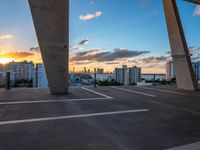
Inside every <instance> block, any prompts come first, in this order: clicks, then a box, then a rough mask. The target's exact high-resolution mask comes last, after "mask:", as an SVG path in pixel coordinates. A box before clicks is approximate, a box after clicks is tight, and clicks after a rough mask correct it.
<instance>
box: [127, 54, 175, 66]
mask: <svg viewBox="0 0 200 150" xmlns="http://www.w3.org/2000/svg"><path fill="white" fill-rule="evenodd" d="M171 60H172V57H171V55H170V54H165V55H163V56H149V57H144V58H140V59H134V60H129V61H128V62H129V63H134V64H135V65H136V66H138V67H142V68H164V67H165V65H166V63H167V62H168V61H171Z"/></svg>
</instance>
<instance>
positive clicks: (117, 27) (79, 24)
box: [0, 0, 200, 73]
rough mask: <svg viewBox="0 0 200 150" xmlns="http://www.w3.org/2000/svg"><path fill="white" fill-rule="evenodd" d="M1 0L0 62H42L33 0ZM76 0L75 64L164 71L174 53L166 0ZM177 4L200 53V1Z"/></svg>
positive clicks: (73, 21)
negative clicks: (30, 7)
mask: <svg viewBox="0 0 200 150" xmlns="http://www.w3.org/2000/svg"><path fill="white" fill-rule="evenodd" d="M0 1H1V5H0V62H1V60H2V62H6V61H11V60H15V61H21V60H30V61H34V62H35V63H38V62H42V60H41V56H40V50H39V48H38V42H37V38H36V35H35V30H34V26H33V22H32V17H31V13H30V9H29V5H28V0H0ZM70 2H71V3H70V68H73V67H75V68H76V70H77V71H78V70H80V69H83V67H85V66H86V67H87V68H90V69H91V68H94V67H100V68H104V69H105V70H109V71H112V70H113V69H114V68H115V67H120V66H121V65H128V66H135V65H137V66H139V67H142V72H143V73H164V71H165V69H164V67H165V64H166V62H167V61H169V60H170V59H171V57H170V53H169V52H170V46H169V40H168V33H167V28H166V23H165V17H164V10H163V7H162V0H71V1H70ZM177 4H178V8H179V11H180V16H181V20H182V24H183V27H184V30H185V35H186V39H187V42H188V46H189V48H190V51H191V53H193V54H194V55H195V56H196V55H200V36H199V35H200V30H199V26H200V6H198V5H195V4H191V3H188V2H184V1H182V0H177ZM194 59H195V60H196V61H197V60H198V59H196V58H194Z"/></svg>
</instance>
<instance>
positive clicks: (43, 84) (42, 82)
mask: <svg viewBox="0 0 200 150" xmlns="http://www.w3.org/2000/svg"><path fill="white" fill-rule="evenodd" d="M34 87H37V88H47V87H48V80H47V77H46V72H45V69H44V65H43V64H36V68H35V76H34Z"/></svg>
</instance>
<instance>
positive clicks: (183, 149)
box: [166, 142, 200, 150]
mask: <svg viewBox="0 0 200 150" xmlns="http://www.w3.org/2000/svg"><path fill="white" fill-rule="evenodd" d="M166 150H200V142H196V143H192V144H187V145H182V146H178V147H174V148H170V149H166Z"/></svg>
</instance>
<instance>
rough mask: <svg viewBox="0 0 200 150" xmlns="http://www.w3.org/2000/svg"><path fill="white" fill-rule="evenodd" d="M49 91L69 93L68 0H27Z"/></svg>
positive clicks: (52, 92)
mask: <svg viewBox="0 0 200 150" xmlns="http://www.w3.org/2000/svg"><path fill="white" fill-rule="evenodd" d="M29 5H30V8H31V12H32V17H33V21H34V25H35V29H36V34H37V38H38V43H39V46H40V49H41V53H42V59H43V63H44V66H45V71H46V74H47V79H48V83H49V88H50V92H51V94H66V93H68V79H67V78H68V51H69V44H68V43H69V0H29Z"/></svg>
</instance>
